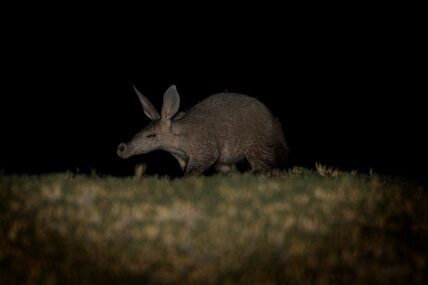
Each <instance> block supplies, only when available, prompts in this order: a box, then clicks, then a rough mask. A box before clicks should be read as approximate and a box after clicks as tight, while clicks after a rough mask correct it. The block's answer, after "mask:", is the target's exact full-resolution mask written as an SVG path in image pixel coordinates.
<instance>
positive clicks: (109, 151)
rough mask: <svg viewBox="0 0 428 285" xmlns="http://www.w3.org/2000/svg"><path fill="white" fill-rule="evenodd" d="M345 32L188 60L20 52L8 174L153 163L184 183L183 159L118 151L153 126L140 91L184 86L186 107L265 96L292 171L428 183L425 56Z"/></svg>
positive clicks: (5, 144)
mask: <svg viewBox="0 0 428 285" xmlns="http://www.w3.org/2000/svg"><path fill="white" fill-rule="evenodd" d="M336 35H337V34H332V35H330V36H329V35H324V36H320V35H318V36H316V35H315V34H314V35H312V36H313V37H311V38H308V39H304V38H302V37H294V38H293V39H299V40H300V41H288V42H285V43H282V40H281V39H276V40H273V42H272V41H268V40H267V39H266V41H265V42H263V43H264V45H263V46H262V47H261V48H257V47H256V46H254V47H252V48H248V46H247V44H248V42H247V41H245V40H240V41H236V42H234V43H233V44H230V45H228V46H225V45H224V43H222V42H219V43H217V44H216V45H214V46H211V47H210V48H206V49H201V50H198V51H194V50H190V51H186V52H184V51H183V50H184V48H182V49H180V50H169V49H168V48H165V47H163V48H160V49H157V46H151V45H144V44H143V43H139V45H136V46H137V47H134V48H133V49H131V50H130V51H129V52H128V50H127V49H126V47H124V48H123V49H120V50H114V48H109V49H106V50H103V49H102V48H104V46H103V45H102V44H101V43H90V44H88V46H87V47H86V46H83V45H82V44H83V42H77V43H76V44H74V45H71V46H69V45H68V44H69V43H70V42H69V41H67V42H65V43H62V42H61V41H59V43H58V44H57V45H58V46H57V47H55V49H54V48H52V47H50V43H51V42H50V41H46V42H42V44H41V45H39V46H38V47H32V49H24V50H17V51H14V53H13V56H11V57H10V58H9V59H8V62H7V64H6V66H7V68H8V73H7V75H6V78H5V82H6V84H5V85H3V86H2V94H3V95H2V97H1V99H0V100H1V101H0V104H1V120H2V122H3V123H2V126H3V128H2V139H1V145H0V169H3V171H4V172H5V173H44V172H58V171H66V170H70V171H73V172H76V171H77V169H79V170H80V172H82V173H90V172H91V169H95V170H96V171H97V172H98V173H100V174H112V175H132V174H133V168H134V165H135V164H136V163H147V165H148V173H152V174H153V173H158V174H161V175H163V174H170V175H175V174H177V173H179V168H178V163H177V162H176V161H175V159H174V158H173V157H172V156H170V155H169V154H167V153H163V152H161V151H157V152H154V153H151V154H148V155H142V156H139V157H134V158H131V159H128V160H122V159H120V158H119V157H117V155H116V148H117V146H118V144H119V143H121V142H124V141H125V142H126V141H128V140H130V139H131V138H132V136H133V135H134V134H135V133H136V132H137V131H138V130H139V129H141V128H143V127H144V126H145V125H146V124H147V123H148V122H149V120H148V119H147V118H146V117H145V116H144V113H143V111H142V108H141V105H140V103H139V101H138V99H137V96H136V95H135V94H134V92H133V90H132V84H135V85H136V86H137V88H138V89H139V90H140V91H141V92H142V93H143V94H145V95H146V96H147V97H148V98H149V99H150V100H152V102H153V103H154V105H155V106H156V107H157V108H160V106H161V101H162V95H163V92H164V91H165V90H166V88H168V87H169V86H170V85H172V84H175V85H176V86H177V89H178V92H179V94H180V97H181V107H180V110H186V109H189V108H191V107H192V106H193V105H195V104H196V103H197V102H199V101H201V100H203V99H204V98H206V97H208V96H209V95H211V94H213V93H217V92H223V91H225V90H227V91H230V92H238V93H243V94H246V95H249V96H253V97H256V98H258V99H259V100H260V101H261V102H263V103H264V104H265V105H266V106H268V108H270V109H271V111H272V112H273V113H274V114H275V115H276V116H277V117H278V118H279V120H280V122H281V123H282V126H283V129H284V132H285V137H286V140H287V141H288V143H289V145H290V148H291V157H290V163H289V166H291V167H293V166H303V167H311V168H313V167H314V165H315V163H316V162H318V163H321V164H325V165H327V166H331V167H337V168H340V169H344V170H352V169H355V170H360V171H362V172H368V171H369V169H373V170H374V171H375V172H377V173H382V174H391V175H401V176H411V177H424V175H425V174H424V173H423V169H422V168H423V167H422V165H423V163H424V162H425V161H424V158H423V157H424V154H425V150H424V148H425V145H424V143H423V138H422V137H423V133H424V126H425V123H424V121H423V114H424V104H422V99H421V97H422V96H421V95H422V94H421V92H420V91H419V87H420V81H421V75H420V74H419V73H418V72H417V71H416V70H415V69H413V68H412V67H413V66H412V63H413V62H414V61H415V60H417V58H412V56H413V55H412V54H406V50H404V51H403V50H401V47H400V46H397V45H391V41H393V39H392V38H391V39H390V38H389V37H388V35H386V36H385V35H384V36H383V37H382V38H377V37H376V35H375V34H368V35H360V36H359V37H357V38H356V39H355V38H354V37H355V36H356V35H355V34H354V35H352V36H346V35H343V37H342V38H340V40H339V39H338V38H336ZM91 44H92V45H91ZM48 47H49V48H48Z"/></svg>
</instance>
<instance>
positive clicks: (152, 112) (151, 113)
mask: <svg viewBox="0 0 428 285" xmlns="http://www.w3.org/2000/svg"><path fill="white" fill-rule="evenodd" d="M132 87H133V88H134V91H135V93H137V95H138V99H140V102H141V105H143V110H144V114H146V116H147V117H149V119H150V120H152V121H156V120H159V119H160V115H159V113H158V111H156V109H155V107H153V104H152V103H151V102H150V101H149V99H147V98H146V96H144V95H143V94H141V92H140V91H138V90H137V88H135V86H134V85H132Z"/></svg>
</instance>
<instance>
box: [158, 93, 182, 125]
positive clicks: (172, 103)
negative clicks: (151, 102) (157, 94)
mask: <svg viewBox="0 0 428 285" xmlns="http://www.w3.org/2000/svg"><path fill="white" fill-rule="evenodd" d="M179 107H180V96H179V95H178V92H177V88H176V87H175V85H171V87H169V88H168V89H167V90H166V92H165V94H164V95H163V105H162V112H161V114H162V119H164V120H168V121H169V120H171V119H172V117H174V115H175V114H176V113H177V112H178V108H179Z"/></svg>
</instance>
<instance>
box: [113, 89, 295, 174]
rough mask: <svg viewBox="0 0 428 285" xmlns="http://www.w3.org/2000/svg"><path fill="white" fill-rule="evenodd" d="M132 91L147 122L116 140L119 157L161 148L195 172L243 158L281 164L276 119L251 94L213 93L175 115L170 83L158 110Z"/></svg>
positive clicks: (257, 164)
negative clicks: (127, 138) (128, 137)
mask: <svg viewBox="0 0 428 285" xmlns="http://www.w3.org/2000/svg"><path fill="white" fill-rule="evenodd" d="M135 91H136V92H137V94H138V95H139V98H140V101H141V103H142V105H143V109H144V112H145V114H146V115H147V116H148V117H149V118H150V119H151V120H152V122H151V123H150V124H149V125H148V126H147V127H146V128H145V129H143V130H142V131H140V132H139V133H137V134H136V135H135V137H134V138H133V139H132V140H131V141H130V142H129V143H128V144H124V143H122V144H120V145H119V148H118V155H119V156H120V157H122V158H127V157H129V156H132V155H136V154H141V153H147V152H150V151H153V150H155V149H163V150H165V151H168V152H170V153H171V154H172V155H174V156H175V157H176V158H177V160H178V161H179V163H180V166H181V168H182V170H183V171H184V173H185V174H199V173H202V172H204V171H205V170H207V169H208V168H209V167H211V166H213V165H214V166H215V167H216V169H217V170H219V171H228V170H231V169H234V168H235V164H236V163H237V162H238V161H240V160H243V159H247V160H248V162H249V164H250V166H251V168H252V170H253V171H256V172H259V171H267V170H270V169H272V168H278V167H279V168H280V167H283V166H284V165H285V164H286V160H287V154H288V147H287V144H286V142H285V139H284V134H283V131H282V129H281V125H280V123H279V121H278V120H277V119H276V118H275V117H274V116H273V115H272V113H271V112H270V111H269V110H268V109H267V108H266V106H265V105H263V104H262V103H261V102H259V101H258V100H256V99H255V98H252V97H248V96H245V95H242V94H236V93H218V94H214V95H212V96H210V97H208V98H206V99H205V100H203V101H202V102H200V103H199V104H197V105H195V106H194V107H193V108H191V109H190V110H189V111H188V112H187V113H183V112H180V113H178V114H177V115H176V113H177V111H178V108H179V103H180V98H179V95H178V93H177V90H176V88H175V86H174V85H173V86H171V87H170V88H169V89H168V90H167V91H166V92H165V95H164V104H163V106H162V112H161V114H159V113H158V112H157V111H156V109H155V108H154V107H153V105H152V104H151V103H150V101H149V100H148V99H147V98H146V97H144V96H143V95H142V94H141V93H139V92H138V91H137V90H136V89H135ZM175 115H176V116H175ZM174 116H175V117H174Z"/></svg>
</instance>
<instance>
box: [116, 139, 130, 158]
mask: <svg viewBox="0 0 428 285" xmlns="http://www.w3.org/2000/svg"><path fill="white" fill-rule="evenodd" d="M127 149H128V147H127V146H126V144H125V143H121V144H119V146H118V147H117V155H118V156H119V157H121V158H127V157H129V155H128V152H127Z"/></svg>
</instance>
